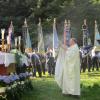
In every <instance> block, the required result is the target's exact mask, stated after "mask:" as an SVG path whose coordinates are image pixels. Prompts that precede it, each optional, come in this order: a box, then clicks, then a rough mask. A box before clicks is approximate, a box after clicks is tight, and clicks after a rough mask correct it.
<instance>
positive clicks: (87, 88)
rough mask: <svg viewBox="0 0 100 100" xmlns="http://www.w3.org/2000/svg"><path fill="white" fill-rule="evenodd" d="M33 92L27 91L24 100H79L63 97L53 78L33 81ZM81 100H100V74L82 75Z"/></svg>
mask: <svg viewBox="0 0 100 100" xmlns="http://www.w3.org/2000/svg"><path fill="white" fill-rule="evenodd" d="M32 82H33V90H32V91H27V94H26V95H24V96H23V98H22V100H78V99H77V98H74V97H69V96H63V95H62V92H61V90H60V88H59V87H58V86H57V84H56V82H55V80H54V78H53V77H47V76H45V77H43V78H36V79H33V80H32ZM80 99H81V100H100V72H90V73H88V72H86V73H82V74H81V98H80Z"/></svg>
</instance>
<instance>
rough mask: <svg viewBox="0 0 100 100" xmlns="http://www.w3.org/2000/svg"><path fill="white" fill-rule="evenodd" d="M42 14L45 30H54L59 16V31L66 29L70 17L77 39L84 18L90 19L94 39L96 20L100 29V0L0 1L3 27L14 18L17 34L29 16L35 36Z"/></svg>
mask: <svg viewBox="0 0 100 100" xmlns="http://www.w3.org/2000/svg"><path fill="white" fill-rule="evenodd" d="M39 17H40V18H41V19H42V23H43V27H44V32H45V33H50V32H51V31H52V22H53V18H54V17H56V18H57V24H58V31H59V33H61V32H63V22H64V20H65V18H66V19H70V20H71V25H72V32H73V33H74V35H75V36H76V37H77V38H80V36H81V37H82V34H81V33H82V31H81V26H82V24H83V19H87V23H88V26H89V31H90V33H91V37H92V38H93V33H94V32H93V31H94V20H97V22H98V27H99V29H100V0H0V28H2V27H5V28H8V26H9V24H10V21H11V20H12V21H13V23H14V27H15V33H21V32H22V30H21V28H22V25H23V22H24V19H25V18H27V19H28V25H29V29H30V32H31V36H32V37H35V36H36V34H37V31H36V27H37V23H38V19H39ZM32 40H33V39H32Z"/></svg>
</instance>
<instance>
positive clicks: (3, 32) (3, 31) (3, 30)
mask: <svg viewBox="0 0 100 100" xmlns="http://www.w3.org/2000/svg"><path fill="white" fill-rule="evenodd" d="M1 33H2V39H4V34H5V29H1Z"/></svg>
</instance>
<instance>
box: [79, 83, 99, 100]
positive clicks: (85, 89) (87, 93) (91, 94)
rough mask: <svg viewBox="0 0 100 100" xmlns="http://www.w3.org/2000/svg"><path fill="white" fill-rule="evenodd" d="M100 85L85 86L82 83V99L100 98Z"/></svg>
mask: <svg viewBox="0 0 100 100" xmlns="http://www.w3.org/2000/svg"><path fill="white" fill-rule="evenodd" d="M99 95H100V85H99V84H94V85H93V86H85V85H83V84H81V100H100V96H99Z"/></svg>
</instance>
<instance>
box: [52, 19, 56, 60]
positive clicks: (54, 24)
mask: <svg viewBox="0 0 100 100" xmlns="http://www.w3.org/2000/svg"><path fill="white" fill-rule="evenodd" d="M55 26H56V18H54V23H53V31H54V28H55ZM54 38H55V37H54V32H53V57H54V58H55V47H54Z"/></svg>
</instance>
